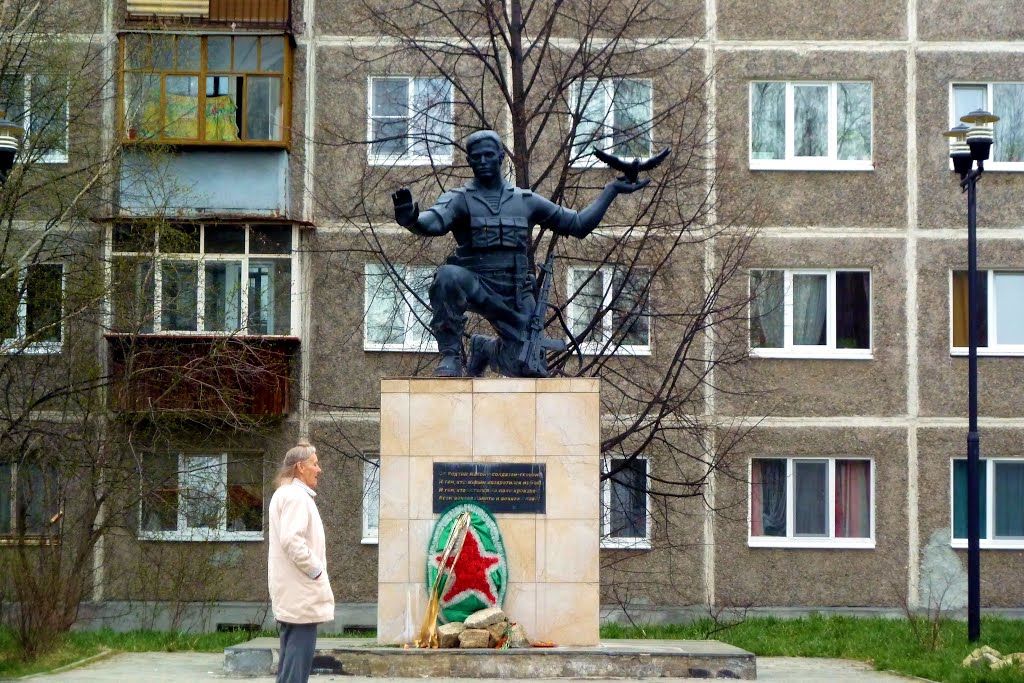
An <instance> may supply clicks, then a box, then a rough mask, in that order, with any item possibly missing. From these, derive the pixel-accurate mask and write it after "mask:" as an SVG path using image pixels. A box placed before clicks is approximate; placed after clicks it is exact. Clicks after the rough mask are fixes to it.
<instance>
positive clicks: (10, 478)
mask: <svg viewBox="0 0 1024 683" xmlns="http://www.w3.org/2000/svg"><path fill="white" fill-rule="evenodd" d="M60 519H61V504H60V485H59V481H58V477H57V473H56V471H54V469H53V468H52V467H49V466H47V465H45V464H43V463H40V462H36V461H34V460H32V459H25V460H23V461H20V462H3V463H0V543H3V541H4V540H6V539H9V538H11V537H16V538H17V539H18V540H23V539H25V538H29V539H46V538H55V537H57V536H59V535H60V526H59V523H60Z"/></svg>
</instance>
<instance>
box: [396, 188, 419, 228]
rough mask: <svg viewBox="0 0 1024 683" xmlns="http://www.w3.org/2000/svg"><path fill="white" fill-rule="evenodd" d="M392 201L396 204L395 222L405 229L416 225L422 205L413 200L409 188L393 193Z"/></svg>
mask: <svg viewBox="0 0 1024 683" xmlns="http://www.w3.org/2000/svg"><path fill="white" fill-rule="evenodd" d="M391 201H392V202H394V204H395V222H396V223H398V224H399V225H401V226H402V227H403V228H408V227H410V226H412V225H415V224H416V219H417V218H419V215H420V205H419V204H417V203H416V202H414V201H413V200H412V192H410V191H409V188H408V187H402V188H399V189H398V191H396V192H392V193H391Z"/></svg>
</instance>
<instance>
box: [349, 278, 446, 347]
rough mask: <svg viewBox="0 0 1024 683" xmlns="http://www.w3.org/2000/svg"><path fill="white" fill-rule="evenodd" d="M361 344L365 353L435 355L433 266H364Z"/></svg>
mask: <svg viewBox="0 0 1024 683" xmlns="http://www.w3.org/2000/svg"><path fill="white" fill-rule="evenodd" d="M364 275H365V278H366V283H365V284H366V291H365V293H364V305H365V311H366V315H365V316H364V330H363V332H364V338H363V339H364V341H363V348H364V349H365V350H367V351H436V350H437V342H436V341H435V340H434V337H433V335H432V334H431V333H430V330H429V329H428V327H427V326H428V325H429V324H430V310H429V308H428V304H429V301H430V295H429V290H430V283H431V282H433V279H434V267H433V266H393V268H392V269H391V270H389V269H388V267H387V266H384V265H382V264H379V263H367V264H366V268H365V271H364Z"/></svg>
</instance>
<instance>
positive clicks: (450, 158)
mask: <svg viewBox="0 0 1024 683" xmlns="http://www.w3.org/2000/svg"><path fill="white" fill-rule="evenodd" d="M400 78H404V79H406V86H407V88H408V95H407V97H408V99H407V102H408V103H409V109H408V116H407V118H408V119H410V120H411V119H412V118H413V117H414V116H415V115H416V111H415V109H414V108H413V103H414V101H415V99H414V95H415V92H416V88H415V82H416V81H417V80H434V79H437V80H446V79H445V78H444V76H441V75H437V76H403V75H395V76H369V77H367V79H366V140H367V143H366V162H367V164H369V165H370V166H451V165H452V163H454V153H455V142H454V138H455V86H454V85H453V84H452V83H451V82H450V81H449V83H448V85H449V87H450V89H451V90H450V92H451V100H450V101H449V102H448V116H449V121H450V124H449V127H448V131H449V138H450V139H451V140H452V143H451V144H450V145H449V149H450V150H451V152H450V153H449V154H438V155H424V154H402V155H398V156H395V155H390V154H374V153H373V141H374V138H373V118H374V115H373V84H374V81H376V80H396V79H400Z"/></svg>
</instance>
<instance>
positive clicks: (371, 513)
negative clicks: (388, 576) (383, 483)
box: [363, 456, 380, 543]
mask: <svg viewBox="0 0 1024 683" xmlns="http://www.w3.org/2000/svg"><path fill="white" fill-rule="evenodd" d="M379 522H380V458H379V457H377V456H371V457H369V458H367V459H366V460H364V461H363V543H376V542H377V526H378V524H379Z"/></svg>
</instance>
